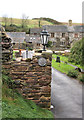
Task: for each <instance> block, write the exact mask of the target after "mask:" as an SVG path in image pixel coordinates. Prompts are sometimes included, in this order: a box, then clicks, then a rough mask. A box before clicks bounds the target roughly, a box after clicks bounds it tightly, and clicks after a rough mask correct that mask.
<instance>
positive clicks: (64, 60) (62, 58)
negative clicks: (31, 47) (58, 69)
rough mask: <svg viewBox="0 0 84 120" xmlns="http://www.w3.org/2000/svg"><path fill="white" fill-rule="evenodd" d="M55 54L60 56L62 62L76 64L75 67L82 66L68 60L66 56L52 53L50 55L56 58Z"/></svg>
mask: <svg viewBox="0 0 84 120" xmlns="http://www.w3.org/2000/svg"><path fill="white" fill-rule="evenodd" d="M57 56H59V57H60V60H61V61H63V62H67V63H70V64H72V65H74V66H77V67H79V68H82V66H81V65H78V64H75V63H72V62H68V57H66V56H63V55H56V54H53V55H52V57H53V58H55V59H56V58H57Z"/></svg>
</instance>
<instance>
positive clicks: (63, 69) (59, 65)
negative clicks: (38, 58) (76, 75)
mask: <svg viewBox="0 0 84 120" xmlns="http://www.w3.org/2000/svg"><path fill="white" fill-rule="evenodd" d="M52 67H54V68H55V69H56V70H58V71H60V72H62V73H66V74H67V73H68V71H69V70H72V69H74V67H72V66H70V65H68V64H65V63H62V62H61V63H58V62H56V60H54V59H52Z"/></svg>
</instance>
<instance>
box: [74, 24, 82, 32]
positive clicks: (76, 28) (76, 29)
mask: <svg viewBox="0 0 84 120" xmlns="http://www.w3.org/2000/svg"><path fill="white" fill-rule="evenodd" d="M74 30H75V32H84V26H82V25H80V26H74Z"/></svg>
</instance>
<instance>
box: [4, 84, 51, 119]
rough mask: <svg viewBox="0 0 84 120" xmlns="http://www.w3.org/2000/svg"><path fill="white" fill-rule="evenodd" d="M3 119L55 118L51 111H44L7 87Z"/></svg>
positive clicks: (5, 89)
mask: <svg viewBox="0 0 84 120" xmlns="http://www.w3.org/2000/svg"><path fill="white" fill-rule="evenodd" d="M2 93H3V97H2V98H3V99H2V118H53V114H52V113H51V111H49V110H46V109H42V108H40V107H39V106H37V105H36V104H35V103H34V102H33V101H30V100H25V99H23V97H22V96H21V95H20V94H18V93H17V92H13V90H12V89H9V88H8V86H7V85H4V86H3V90H2Z"/></svg>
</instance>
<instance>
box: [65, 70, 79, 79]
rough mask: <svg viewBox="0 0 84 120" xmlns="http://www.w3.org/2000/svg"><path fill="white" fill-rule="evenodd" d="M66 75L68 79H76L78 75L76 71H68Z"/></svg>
mask: <svg viewBox="0 0 84 120" xmlns="http://www.w3.org/2000/svg"><path fill="white" fill-rule="evenodd" d="M67 75H68V76H70V77H73V78H77V77H78V75H79V73H78V71H77V70H70V71H68V74H67Z"/></svg>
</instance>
